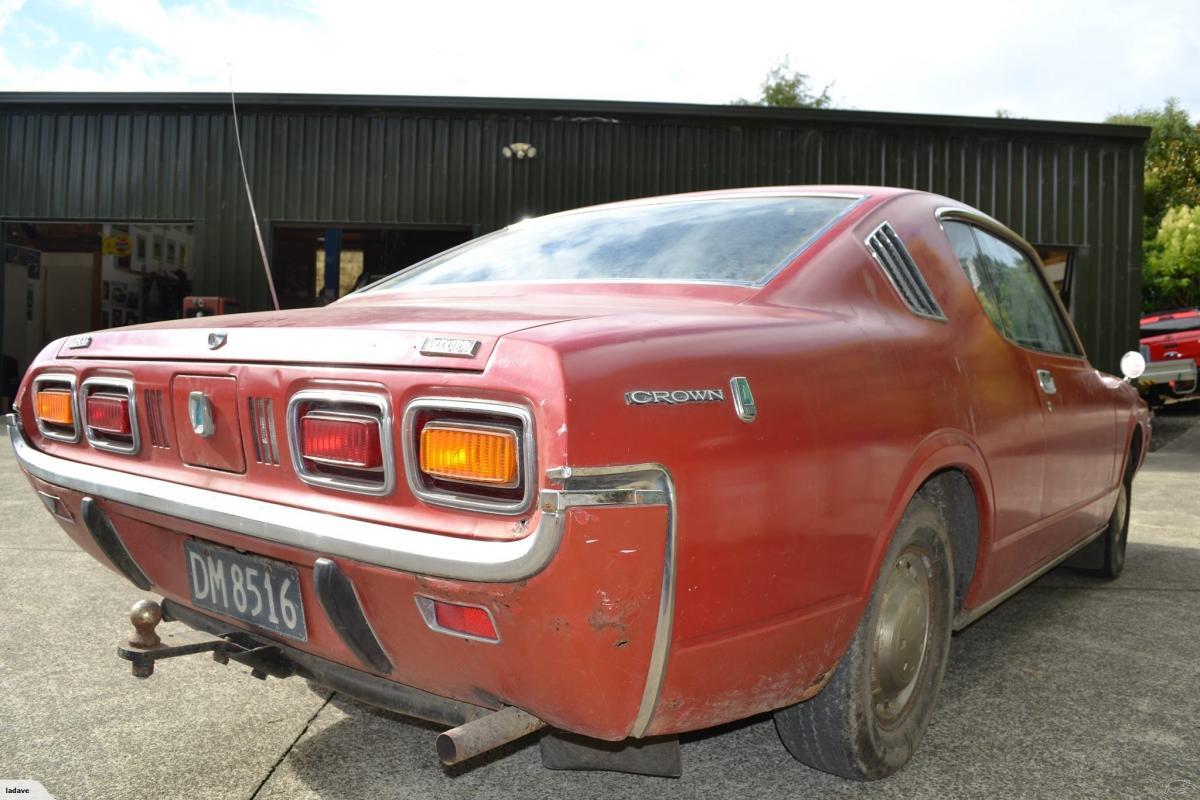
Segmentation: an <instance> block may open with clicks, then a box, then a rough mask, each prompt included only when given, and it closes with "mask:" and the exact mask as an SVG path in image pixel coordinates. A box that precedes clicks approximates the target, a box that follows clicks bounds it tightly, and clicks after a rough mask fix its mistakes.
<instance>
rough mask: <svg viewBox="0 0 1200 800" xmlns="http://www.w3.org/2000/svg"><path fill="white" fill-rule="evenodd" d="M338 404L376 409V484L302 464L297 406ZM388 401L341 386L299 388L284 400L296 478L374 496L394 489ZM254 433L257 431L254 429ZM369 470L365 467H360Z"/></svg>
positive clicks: (393, 462)
mask: <svg viewBox="0 0 1200 800" xmlns="http://www.w3.org/2000/svg"><path fill="white" fill-rule="evenodd" d="M313 401H316V402H322V403H342V404H347V405H357V406H372V407H374V408H376V409H378V410H379V418H378V423H379V450H380V453H381V454H382V457H383V469H382V471H381V477H382V478H383V480H382V481H381V482H379V483H375V482H368V481H356V480H354V479H352V478H343V477H338V476H333V475H321V474H319V473H315V472H311V471H309V470H308V469H306V468H305V466H304V458H303V457H302V456H301V455H300V405H301V404H302V403H306V402H313ZM322 411H323V412H325V413H329V414H341V415H343V416H348V417H349V416H353V417H363V416H370V415H368V414H361V413H357V414H356V413H355V412H353V411H342V412H339V411H333V410H328V409H322ZM392 427H393V425H392V403H391V400H390V399H389V398H388V397H387V395H385V394H381V393H379V392H371V391H350V390H345V389H301V390H300V391H298V392H296V393H295V394H293V395H292V396H291V398H289V399H288V405H287V435H288V450H289V452H290V453H291V456H292V469H294V470H295V471H296V475H297V477H299V478H300V480H302V481H304V482H305V483H307V484H309V485H310V486H319V487H321V488H323V489H335V490H337V491H341V492H354V493H356V494H368V495H372V496H375V497H386V496H387V495H390V494H391V493H392V492H393V491H395V489H396V456H395V451H394V450H393V448H392ZM255 433H256V435H257V431H256V432H255ZM365 471H369V470H364V472H365Z"/></svg>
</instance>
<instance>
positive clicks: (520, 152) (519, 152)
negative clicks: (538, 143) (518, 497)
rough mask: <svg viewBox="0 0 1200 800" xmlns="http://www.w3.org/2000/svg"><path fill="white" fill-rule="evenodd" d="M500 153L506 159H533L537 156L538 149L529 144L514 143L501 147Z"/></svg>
mask: <svg viewBox="0 0 1200 800" xmlns="http://www.w3.org/2000/svg"><path fill="white" fill-rule="evenodd" d="M500 152H501V153H502V154H503V155H504V157H505V158H533V157H534V156H536V155H537V148H536V147H534V146H533V145H531V144H529V143H528V142H513V143H512V144H506V145H504V147H501V148H500Z"/></svg>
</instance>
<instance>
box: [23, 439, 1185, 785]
mask: <svg viewBox="0 0 1200 800" xmlns="http://www.w3.org/2000/svg"><path fill="white" fill-rule="evenodd" d="M1198 489H1200V427H1195V428H1191V429H1190V430H1188V431H1187V432H1186V433H1183V434H1181V435H1180V436H1178V438H1176V439H1175V440H1174V441H1172V442H1171V443H1169V444H1168V445H1166V446H1165V447H1163V448H1161V449H1160V450H1158V451H1157V452H1155V453H1153V454H1152V455H1151V456H1150V459H1149V461H1148V463H1147V465H1146V468H1145V470H1144V471H1143V473H1142V474H1141V475H1140V476H1139V478H1138V480H1137V483H1136V484H1135V486H1134V495H1133V497H1134V505H1133V523H1132V525H1133V527H1132V532H1131V535H1130V544H1129V559H1128V566H1127V568H1126V572H1125V575H1124V576H1123V577H1122V578H1121V579H1120V580H1118V581H1116V582H1113V583H1104V582H1099V581H1096V580H1092V579H1089V578H1086V577H1082V576H1079V575H1076V574H1074V573H1071V572H1068V571H1065V570H1056V571H1055V572H1052V573H1050V574H1049V575H1047V576H1046V577H1045V578H1043V579H1042V580H1040V581H1038V582H1037V583H1036V584H1035V585H1033V586H1032V587H1030V588H1029V589H1027V590H1025V591H1024V592H1022V593H1021V594H1020V595H1018V596H1017V597H1015V598H1013V599H1012V600H1010V601H1009V602H1008V603H1006V604H1004V605H1003V606H1001V607H1000V608H999V609H998V610H996V611H995V612H993V613H992V614H991V615H989V616H987V617H985V618H984V619H983V620H981V621H980V622H979V623H977V624H976V625H974V626H973V627H971V628H970V629H968V630H967V631H965V632H963V633H962V634H960V635H958V636H956V637H955V639H954V644H953V647H952V652H951V663H950V668H949V671H948V672H947V674H946V682H945V685H944V688H943V690H942V696H941V701H940V703H939V707H938V710H937V713H936V715H935V717H934V720H933V724H932V726H931V727H930V729H929V733H928V735H927V736H926V738H925V741H924V744H923V745H922V746H921V749H920V751H919V752H918V753H917V756H916V758H915V759H914V760H913V762H912V764H911V765H909V767H908V768H907V769H905V770H904V771H903V772H902V773H900V774H899V775H898V776H896V777H894V778H891V779H889V780H885V781H882V782H879V783H875V784H855V783H850V782H846V781H842V780H840V779H837V778H832V777H830V776H827V775H823V774H821V773H818V772H814V771H812V770H809V769H807V768H805V767H803V766H801V765H800V764H798V763H796V762H795V761H792V760H791V758H790V757H789V756H788V755H787V753H786V752H785V751H784V749H783V747H782V746H781V745H780V744H779V742H778V740H777V739H776V736H775V731H774V728H773V726H772V723H771V721H770V719H769V718H759V719H754V720H751V721H748V722H746V723H743V724H739V725H734V726H729V727H726V728H724V729H721V730H717V731H712V732H708V733H705V734H702V735H695V736H690V737H688V738H687V739H686V740H685V743H684V745H683V759H684V776H683V778H681V779H679V780H664V779H654V778H640V777H632V776H626V775H614V774H605V773H561V772H560V773H555V772H549V771H545V770H543V769H542V768H541V765H540V761H539V757H538V748H537V747H536V745H534V744H532V743H530V742H525V743H521V744H518V745H515V746H513V747H510V748H509V749H508V750H506V751H504V752H502V753H499V754H496V755H494V756H493V757H490V758H485V759H481V760H480V761H479V762H476V763H473V764H469V765H467V766H466V767H465V768H460V769H455V770H447V769H444V768H443V767H441V765H440V764H439V763H438V761H437V759H436V758H435V756H434V752H433V737H434V732H435V730H436V729H435V728H433V727H431V726H428V725H425V724H421V723H416V722H412V721H409V720H405V719H402V718H398V717H393V716H391V715H388V714H384V713H380V712H376V711H373V710H370V709H368V708H365V707H362V706H359V705H356V704H354V703H352V702H349V701H342V700H341V699H339V698H338V697H336V696H335V697H333V698H326V697H319V696H317V695H315V694H312V693H310V692H309V691H308V689H307V688H306V687H305V684H304V683H302V682H301V681H299V680H288V681H274V680H271V681H267V682H265V683H264V682H260V681H258V680H255V679H253V678H251V677H250V675H249V674H248V671H247V670H246V669H245V668H242V667H237V666H232V667H227V668H223V667H219V666H216V665H215V664H213V662H211V661H210V660H208V659H207V658H205V657H203V656H201V657H193V658H185V659H177V660H174V661H169V662H166V663H164V664H163V665H161V666H160V669H159V672H158V674H156V675H155V676H154V677H153V678H151V679H149V680H146V681H135V680H134V679H133V678H132V677H130V675H129V670H128V665H127V664H126V663H125V662H122V661H118V659H117V658H116V656H115V653H114V651H115V648H116V644H117V641H118V638H119V637H121V636H124V635H125V634H126V633H127V625H128V623H127V622H126V619H125V612H126V610H127V609H128V607H129V605H130V603H131V602H132V601H133V600H135V599H137V598H138V597H139V596H140V595H139V593H138V592H137V590H135V589H134V588H133V587H131V586H130V585H129V584H128V583H126V582H125V581H124V580H123V579H122V578H119V577H117V576H116V575H114V574H112V573H110V572H109V571H108V570H106V569H104V568H102V567H100V566H99V565H97V564H96V563H95V562H93V561H92V560H91V559H90V558H89V557H87V556H85V555H83V553H81V552H80V551H79V550H78V549H77V548H76V547H75V546H74V545H73V544H72V543H71V542H70V540H68V539H67V537H66V536H65V535H64V534H62V533H61V532H60V531H59V529H58V527H57V526H56V525H55V524H54V523H53V522H52V521H51V520H50V518H49V516H48V515H47V514H46V512H45V511H44V510H43V508H42V506H41V504H40V503H39V502H38V501H37V500H36V498H35V496H34V494H33V493H32V492H31V491H29V487H28V485H27V484H26V482H25V481H24V479H23V477H22V476H21V475H20V474H19V472H18V470H17V468H16V466H15V465H14V463H13V459H12V455H11V453H10V452H9V448H8V446H7V443H5V444H4V445H3V446H0V780H3V779H14V778H31V779H36V780H40V781H41V782H42V783H43V784H45V785H46V787H47V788H48V789H49V790H50V792H52V793H53V794H54V795H55V796H56V797H58V798H59V800H70V799H72V798H93V797H94V798H105V799H106V800H120V798H139V799H140V798H148V797H180V798H183V797H186V798H189V800H200V799H201V798H310V797H311V798H317V797H320V798H334V797H336V798H356V797H362V798H379V797H404V798H407V797H437V798H441V799H443V800H446V799H448V798H457V797H472V798H486V797H496V798H505V800H511V799H512V798H514V797H521V798H528V797H547V798H562V797H567V796H588V797H593V796H594V797H605V798H617V797H654V798H656V800H661V799H663V798H696V797H733V796H771V797H774V796H779V797H896V798H914V797H929V798H944V797H1038V798H1074V797H1097V798H1113V797H1117V798H1164V800H1165V799H1166V798H1171V799H1172V800H1178V799H1179V798H1195V799H1196V800H1200V722H1198V721H1200V691H1197V690H1198V689H1200V531H1198V528H1197V520H1200V491H1198ZM174 627H175V626H173V625H163V626H161V628H160V632H162V633H164V635H166V634H169V633H170V631H171V629H172V628H174ZM164 638H167V637H166V636H164ZM167 641H168V642H169V641H170V639H169V638H167Z"/></svg>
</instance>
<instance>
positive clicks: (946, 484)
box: [862, 430, 994, 611]
mask: <svg viewBox="0 0 1200 800" xmlns="http://www.w3.org/2000/svg"><path fill="white" fill-rule="evenodd" d="M917 496H922V497H924V498H925V499H927V500H929V501H930V502H931V503H932V504H933V505H934V506H936V507H937V508H938V510H939V511H940V512H941V514H942V519H943V520H944V521H945V522H946V528H947V531H948V533H949V535H950V544H951V547H952V548H953V555H954V570H955V571H954V584H955V608H956V611H957V610H960V609H961V608H963V607H965V605H966V603H967V601H968V599H969V598H970V594H971V589H972V588H973V587H974V586H975V585H977V583H978V581H977V577H978V575H979V574H980V572H981V570H982V569H983V568H984V566H985V564H986V561H987V553H988V552H989V551H990V543H991V541H992V536H993V530H992V529H993V518H994V504H993V492H992V480H991V473H990V472H989V470H988V468H987V462H986V461H985V459H984V457H983V453H982V452H981V451H980V450H979V448H978V446H977V445H976V444H975V442H974V441H973V440H971V438H970V437H969V436H967V435H966V434H965V433H963V432H961V431H957V430H941V431H937V432H935V433H933V434H931V435H930V436H928V437H926V438H925V439H924V440H923V441H922V442H921V445H920V446H919V447H918V448H917V449H916V451H915V452H914V453H913V457H912V458H911V459H910V461H909V464H908V466H907V468H906V470H905V472H904V477H903V478H902V479H901V480H900V481H899V482H898V485H897V488H896V491H895V492H894V494H893V497H892V500H891V503H890V504H889V509H888V515H887V518H886V523H885V525H884V527H883V531H885V532H886V533H885V534H884V535H881V536H879V537H878V539H877V541H876V543H875V548H874V551H873V553H872V559H871V568H870V569H869V570H868V571H867V575H866V576H865V580H864V583H863V587H862V597H863V598H868V597H870V593H871V590H872V587H874V585H875V581H876V580H877V578H878V576H879V571H880V569H882V566H883V559H884V556H885V555H886V553H887V550H888V547H889V546H890V544H891V541H892V537H893V536H894V535H895V532H896V528H897V526H899V524H900V520H901V519H902V518H903V516H904V512H905V510H906V509H907V508H908V506H909V504H910V503H911V502H912V500H913V498H915V497H917Z"/></svg>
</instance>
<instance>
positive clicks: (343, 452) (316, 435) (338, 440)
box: [300, 412, 383, 469]
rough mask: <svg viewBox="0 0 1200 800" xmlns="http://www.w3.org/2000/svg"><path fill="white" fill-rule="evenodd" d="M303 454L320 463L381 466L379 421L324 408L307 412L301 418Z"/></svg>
mask: <svg viewBox="0 0 1200 800" xmlns="http://www.w3.org/2000/svg"><path fill="white" fill-rule="evenodd" d="M300 455H302V456H303V457H304V458H306V459H308V460H310V461H315V462H317V463H318V464H330V465H333V466H338V467H351V468H354V469H381V468H382V467H383V447H382V445H381V444H380V439H379V421H378V420H376V419H372V418H370V417H360V416H350V415H340V414H331V413H321V412H311V413H308V414H305V415H304V416H303V417H301V418H300Z"/></svg>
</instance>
